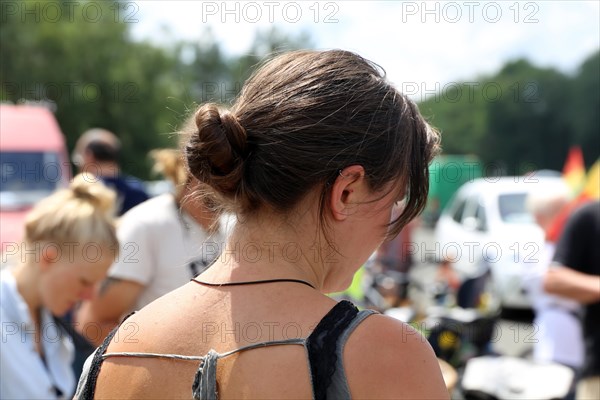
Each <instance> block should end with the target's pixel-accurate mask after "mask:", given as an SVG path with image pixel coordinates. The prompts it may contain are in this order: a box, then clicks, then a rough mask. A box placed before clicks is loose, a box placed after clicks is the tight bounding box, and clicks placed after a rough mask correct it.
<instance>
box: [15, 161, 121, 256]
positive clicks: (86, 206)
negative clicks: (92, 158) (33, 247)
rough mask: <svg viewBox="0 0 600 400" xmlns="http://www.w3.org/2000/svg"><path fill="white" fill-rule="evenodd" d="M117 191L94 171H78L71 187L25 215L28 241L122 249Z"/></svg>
mask: <svg viewBox="0 0 600 400" xmlns="http://www.w3.org/2000/svg"><path fill="white" fill-rule="evenodd" d="M115 199H116V194H115V192H114V191H112V190H110V189H108V188H107V187H106V186H104V184H102V182H101V181H99V180H98V178H96V177H94V176H93V175H91V174H85V173H84V174H79V175H77V176H76V177H75V178H74V179H73V181H72V182H71V184H70V185H69V187H68V188H67V189H62V190H59V191H57V192H55V193H54V194H52V195H50V196H49V197H46V198H45V199H43V200H41V201H40V202H39V203H38V204H37V205H36V206H35V207H34V208H33V209H32V210H31V211H30V212H29V214H28V215H27V217H26V219H25V242H26V243H28V244H34V243H40V242H52V243H53V244H55V245H57V246H59V247H61V248H64V247H65V245H66V244H67V243H80V244H88V243H94V244H96V245H98V246H100V248H103V249H108V250H111V251H112V252H113V253H114V257H116V256H117V254H118V251H119V246H118V243H119V242H118V240H117V234H116V229H115V224H114V210H115Z"/></svg>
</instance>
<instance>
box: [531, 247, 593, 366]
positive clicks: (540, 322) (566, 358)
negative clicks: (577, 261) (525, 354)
mask: <svg viewBox="0 0 600 400" xmlns="http://www.w3.org/2000/svg"><path fill="white" fill-rule="evenodd" d="M553 255H554V245H553V244H552V243H549V242H548V243H546V244H545V248H544V249H543V251H542V252H541V254H540V259H539V262H537V263H531V264H529V263H528V264H527V265H526V269H525V270H526V271H527V272H526V275H525V277H524V281H523V283H524V285H525V287H526V289H527V294H528V296H529V297H530V299H531V302H532V304H533V308H534V310H535V319H534V321H533V323H534V326H535V328H536V329H537V332H536V333H535V343H534V345H533V359H534V360H537V361H554V362H559V363H562V364H566V365H569V366H572V367H575V368H578V367H581V365H582V364H583V359H584V343H583V333H582V327H581V321H580V320H579V318H578V317H577V316H576V313H577V312H578V311H579V310H580V309H581V305H580V304H579V303H577V302H576V301H574V300H571V299H567V298H565V297H560V296H555V295H552V294H548V293H546V292H545V291H544V288H543V279H544V275H545V274H546V271H547V270H548V266H549V265H550V263H551V261H552V257H553Z"/></svg>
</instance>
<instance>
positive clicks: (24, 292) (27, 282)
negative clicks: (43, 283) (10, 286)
mask: <svg viewBox="0 0 600 400" xmlns="http://www.w3.org/2000/svg"><path fill="white" fill-rule="evenodd" d="M13 276H14V277H15V281H16V283H17V291H18V292H19V294H20V295H21V297H22V298H23V300H24V301H25V304H27V308H28V309H29V314H30V316H31V319H32V321H33V322H34V324H35V325H36V326H37V325H38V324H39V323H40V321H39V319H40V308H41V304H42V302H41V298H40V293H39V289H38V287H39V286H38V285H39V277H38V276H37V274H36V273H35V266H34V265H26V264H19V266H17V267H16V268H15V270H14V271H13Z"/></svg>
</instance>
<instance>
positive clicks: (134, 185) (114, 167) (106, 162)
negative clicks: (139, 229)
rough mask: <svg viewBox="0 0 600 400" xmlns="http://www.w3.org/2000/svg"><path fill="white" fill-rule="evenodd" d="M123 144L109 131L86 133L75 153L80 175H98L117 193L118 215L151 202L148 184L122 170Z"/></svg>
mask: <svg viewBox="0 0 600 400" xmlns="http://www.w3.org/2000/svg"><path fill="white" fill-rule="evenodd" d="M120 150H121V142H120V140H119V139H118V138H117V137H116V136H115V134H114V133H112V132H110V131H107V130H106V129H101V128H93V129H89V130H87V131H85V132H84V133H83V134H82V135H81V137H80V138H79V139H78V140H77V144H76V145H75V150H74V151H73V155H72V159H73V163H74V164H75V165H76V166H77V168H78V169H79V171H80V172H87V173H90V174H93V175H95V176H96V177H98V178H99V179H101V180H102V182H103V183H104V184H105V185H106V186H107V187H109V188H111V189H113V190H115V191H116V193H117V215H123V214H124V213H125V212H127V211H128V210H130V209H131V208H133V207H135V206H136V205H138V204H140V203H141V202H143V201H146V200H148V197H149V196H148V194H147V193H146V191H145V189H144V184H143V183H142V181H140V180H139V179H137V178H134V177H132V176H129V175H125V174H123V173H122V172H121V170H120V167H119V153H120Z"/></svg>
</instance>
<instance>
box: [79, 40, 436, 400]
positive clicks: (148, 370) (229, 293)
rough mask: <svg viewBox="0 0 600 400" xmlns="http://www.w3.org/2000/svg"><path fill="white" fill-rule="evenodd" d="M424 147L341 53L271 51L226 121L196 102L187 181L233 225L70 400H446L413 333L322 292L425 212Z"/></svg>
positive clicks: (424, 135)
mask: <svg viewBox="0 0 600 400" xmlns="http://www.w3.org/2000/svg"><path fill="white" fill-rule="evenodd" d="M438 141H439V137H438V134H437V133H436V132H435V131H434V130H433V129H432V128H430V127H429V125H428V124H427V123H426V122H425V120H424V119H423V118H422V117H421V115H420V114H419V112H418V110H417V107H416V106H415V104H414V103H413V102H412V101H410V100H409V99H408V98H407V97H406V96H404V95H403V94H401V93H399V92H398V91H397V90H396V89H395V88H394V87H392V86H391V85H390V84H389V83H388V82H387V81H386V80H385V78H384V76H383V74H382V72H381V70H380V68H379V67H377V66H376V65H375V64H373V63H372V62H369V61H367V60H365V59H363V58H362V57H360V56H358V55H356V54H354V53H351V52H348V51H342V50H332V51H297V52H291V53H286V54H282V55H279V56H277V57H275V58H273V59H272V60H270V61H269V62H267V63H266V64H264V65H263V66H262V67H261V68H260V69H259V70H258V71H256V72H255V73H254V74H253V76H252V77H251V78H250V79H249V81H248V82H246V84H245V85H244V87H243V88H242V91H241V93H240V95H239V96H238V98H237V99H236V101H235V103H234V105H233V107H232V108H231V109H230V110H226V109H223V108H220V107H218V106H217V105H214V104H205V105H202V106H201V107H200V108H199V109H198V110H197V111H196V114H195V126H194V129H193V132H191V137H190V140H189V142H188V144H187V146H186V156H187V161H188V166H189V170H190V172H191V174H192V175H193V176H195V177H196V178H197V179H198V180H199V181H200V182H202V183H204V184H206V185H207V187H208V188H210V190H209V191H207V192H205V193H202V195H204V196H211V197H213V196H215V197H216V199H217V204H221V205H222V208H223V210H224V211H228V212H232V213H235V214H236V215H237V218H238V223H237V224H236V226H235V227H234V228H233V231H232V233H231V235H230V236H229V237H228V239H227V243H226V246H225V249H224V250H223V252H222V254H221V255H220V256H219V257H218V258H217V260H216V261H215V262H214V263H213V265H212V266H211V267H209V268H208V269H207V270H206V271H205V272H204V273H202V274H200V275H199V276H198V277H196V278H194V279H193V280H192V281H191V282H190V283H188V284H186V285H184V286H182V287H181V288H179V289H177V290H175V291H173V292H171V293H169V294H168V295H166V296H163V297H162V298H160V299H159V300H157V301H155V302H154V303H152V304H150V305H149V306H147V307H145V308H144V309H142V310H141V311H140V312H138V313H136V314H134V315H132V316H131V317H129V319H128V320H127V321H128V322H131V323H133V324H135V325H136V326H137V327H139V331H138V334H137V335H136V342H135V343H125V342H124V341H122V340H118V338H122V337H123V334H124V333H125V332H124V330H123V329H122V328H121V329H117V330H115V331H113V333H112V334H111V335H109V336H108V337H107V339H106V340H105V342H104V343H103V344H102V346H100V347H99V348H98V349H97V350H96V352H95V354H94V355H93V356H92V357H90V358H89V359H88V361H87V362H86V368H85V371H84V375H82V379H81V380H80V383H79V386H78V391H77V394H76V396H77V397H78V398H79V399H91V398H94V396H96V398H115V397H118V398H144V397H153V398H185V397H187V398H189V397H192V398H194V399H216V398H222V399H234V398H235V399H238V398H259V399H266V398H277V399H286V398H289V399H292V398H293V399H299V398H314V399H325V398H328V399H344V398H370V399H374V398H394V399H401V398H405V399H417V398H422V399H437V398H447V397H448V392H447V391H446V388H445V386H444V382H443V379H442V376H441V373H440V369H439V365H438V363H437V361H436V358H435V355H434V354H433V352H432V350H431V348H430V347H429V345H428V343H427V341H426V340H425V339H423V337H421V336H420V335H419V334H418V333H417V332H416V331H415V330H414V329H412V328H411V327H409V326H408V325H405V324H403V323H401V322H399V321H397V320H394V319H391V318H389V317H387V316H384V315H381V314H378V313H375V312H373V311H369V310H365V311H358V310H357V308H356V307H355V306H354V305H353V304H352V303H349V302H347V301H341V302H339V303H338V302H336V301H334V300H332V299H331V298H329V297H328V296H326V293H330V292H335V291H340V290H343V289H345V288H346V287H348V286H349V285H350V283H351V281H352V276H353V275H354V273H355V272H356V271H357V270H358V268H359V267H360V266H361V265H362V264H363V263H364V262H365V261H366V260H367V258H368V257H369V256H370V255H371V254H372V253H373V251H374V250H375V249H376V248H377V246H379V244H381V243H382V242H383V241H384V240H386V239H391V238H393V237H394V236H395V235H396V234H398V232H399V231H400V230H401V229H402V227H403V226H404V225H405V224H406V223H408V222H409V221H410V220H411V219H412V218H413V217H415V216H416V215H417V214H418V213H419V212H420V211H421V210H422V209H423V207H424V205H425V202H426V198H427V191H428V184H429V179H428V178H429V176H428V164H429V162H430V160H431V158H432V157H433V156H434V154H435V153H436V151H437V147H438ZM395 206H397V207H400V211H399V212H398V213H394V216H396V215H398V216H397V218H396V217H394V218H392V209H393V208H394V207H395Z"/></svg>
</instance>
